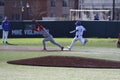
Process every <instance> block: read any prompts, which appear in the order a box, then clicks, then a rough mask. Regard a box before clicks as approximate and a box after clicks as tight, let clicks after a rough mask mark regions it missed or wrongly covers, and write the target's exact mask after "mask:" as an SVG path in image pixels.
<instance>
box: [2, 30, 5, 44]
mask: <svg viewBox="0 0 120 80" xmlns="http://www.w3.org/2000/svg"><path fill="white" fill-rule="evenodd" d="M4 42H5V31H4V30H3V34H2V43H4Z"/></svg>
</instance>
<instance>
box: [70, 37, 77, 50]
mask: <svg viewBox="0 0 120 80" xmlns="http://www.w3.org/2000/svg"><path fill="white" fill-rule="evenodd" d="M76 41H77V38H76V37H75V38H74V39H73V40H72V42H71V44H70V46H68V49H69V50H71V49H72V47H73V46H74V44H75V42H76Z"/></svg>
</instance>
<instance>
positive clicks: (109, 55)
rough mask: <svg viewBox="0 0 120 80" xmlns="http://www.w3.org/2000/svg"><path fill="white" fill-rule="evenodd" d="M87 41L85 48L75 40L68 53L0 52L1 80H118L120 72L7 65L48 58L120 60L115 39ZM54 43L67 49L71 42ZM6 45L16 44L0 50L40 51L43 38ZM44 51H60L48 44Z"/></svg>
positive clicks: (59, 40) (92, 39)
mask: <svg viewBox="0 0 120 80" xmlns="http://www.w3.org/2000/svg"><path fill="white" fill-rule="evenodd" d="M88 40H89V42H88V43H87V44H86V46H81V44H80V43H79V41H78V42H77V43H76V44H75V45H74V47H73V51H71V52H29V51H28V52H23V51H21V52H16V51H0V80H119V79H120V69H95V68H64V67H40V66H23V65H12V64H7V63H6V62H7V61H11V60H19V59H26V58H34V57H42V56H49V55H53V56H80V57H89V58H98V59H107V60H116V61H120V49H118V48H116V44H115V42H116V40H117V39H111V38H107V39H103V38H89V39H88ZM0 41H1V40H0ZM55 41H56V42H58V43H60V44H61V45H63V46H65V47H66V46H68V45H69V44H70V43H71V41H72V38H55ZM9 42H10V43H12V44H15V45H3V44H1V43H0V47H4V48H6V47H15V46H17V47H23V48H26V47H28V48H29V47H31V48H40V49H42V43H41V42H42V38H17V39H12V38H11V39H9ZM47 48H48V49H58V50H59V48H58V47H56V46H55V45H53V44H51V43H49V42H48V43H47ZM74 51H78V52H74Z"/></svg>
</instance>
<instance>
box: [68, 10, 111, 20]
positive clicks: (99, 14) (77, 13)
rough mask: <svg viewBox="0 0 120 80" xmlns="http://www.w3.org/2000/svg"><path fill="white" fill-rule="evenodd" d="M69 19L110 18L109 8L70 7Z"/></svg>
mask: <svg viewBox="0 0 120 80" xmlns="http://www.w3.org/2000/svg"><path fill="white" fill-rule="evenodd" d="M70 19H71V20H110V19H111V11H110V10H76V9H70Z"/></svg>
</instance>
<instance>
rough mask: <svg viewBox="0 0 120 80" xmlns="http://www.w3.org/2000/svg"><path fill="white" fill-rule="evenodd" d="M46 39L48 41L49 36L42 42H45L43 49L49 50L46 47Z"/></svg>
mask: <svg viewBox="0 0 120 80" xmlns="http://www.w3.org/2000/svg"><path fill="white" fill-rule="evenodd" d="M46 41H48V39H47V38H44V39H43V41H42V43H43V50H47V49H46Z"/></svg>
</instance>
